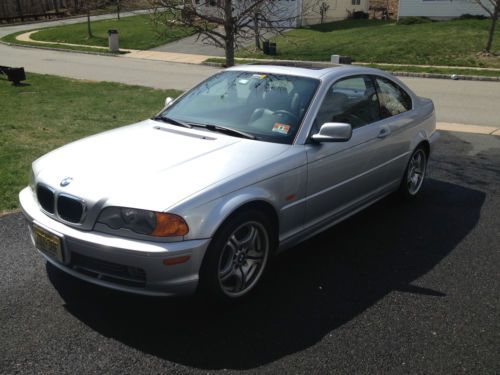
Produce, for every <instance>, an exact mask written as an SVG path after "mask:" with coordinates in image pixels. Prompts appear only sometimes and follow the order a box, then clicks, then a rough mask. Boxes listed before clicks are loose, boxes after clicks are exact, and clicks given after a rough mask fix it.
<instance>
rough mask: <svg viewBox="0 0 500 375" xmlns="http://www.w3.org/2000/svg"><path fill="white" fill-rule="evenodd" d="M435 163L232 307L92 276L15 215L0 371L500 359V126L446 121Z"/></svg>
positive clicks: (364, 365) (5, 238)
mask: <svg viewBox="0 0 500 375" xmlns="http://www.w3.org/2000/svg"><path fill="white" fill-rule="evenodd" d="M431 168H432V169H431V172H430V179H429V180H428V181H427V183H426V185H425V187H424V190H423V195H422V196H421V198H419V199H418V200H416V201H415V202H412V203H402V202H401V201H400V200H398V199H396V198H394V197H389V198H387V199H384V200H383V201H381V202H379V203H378V204H376V205H374V206H372V207H371V208H369V209H368V210H366V211H364V212H363V213H360V214H358V215H356V216H354V217H352V218H351V219H349V220H347V221H345V222H344V223H342V224H340V225H338V226H336V227H335V228H333V229H331V230H329V231H327V232H325V233H323V234H321V235H319V236H317V237H315V238H313V239H311V240H309V241H307V242H305V243H303V244H302V245H300V246H298V247H296V248H294V249H292V250H290V251H289V252H287V253H285V254H283V255H282V256H280V257H278V259H277V260H276V262H275V263H274V265H273V268H272V273H271V274H270V275H269V277H268V278H267V280H266V282H265V283H264V285H263V287H262V288H260V290H258V292H257V293H256V294H255V295H254V296H253V298H251V299H249V300H248V301H246V302H244V303H242V304H240V305H237V306H231V307H228V306H225V307H224V306H222V307H221V306H214V305H211V304H207V303H205V302H203V301H201V300H196V299H155V298H143V297H135V296H130V295H126V294H122V293H118V292H113V291H108V290H105V289H102V288H100V287H95V286H91V285H88V284H86V283H84V282H81V281H78V280H76V279H74V278H72V277H69V276H67V275H65V274H63V273H61V272H60V271H58V270H56V269H54V267H51V266H47V265H46V264H45V262H44V261H42V259H41V257H40V256H39V255H38V254H36V253H35V251H34V250H33V249H32V246H31V244H30V240H29V238H28V235H27V233H26V230H25V223H24V221H23V219H22V217H21V215H20V214H12V215H8V216H6V217H3V218H1V219H0V238H1V239H2V241H1V242H0V301H1V303H0V373H6V374H7V373H8V374H11V373H16V372H19V373H56V372H57V373H61V372H64V373H120V374H121V373H167V372H168V373H169V374H176V373H207V372H208V373H211V372H224V373H228V372H230V373H233V372H240V371H244V372H250V373H269V374H276V373H287V374H288V373H299V374H303V373H315V374H316V373H318V374H322V373H325V374H326V373H344V374H345V373H370V374H371V373H398V374H399V373H473V374H480V373H484V374H492V373H498V372H499V371H500V357H499V356H498V348H499V347H500V329H499V325H498V322H499V312H500V300H499V295H498V290H499V289H500V285H499V284H500V281H499V280H500V279H499V277H498V275H499V273H498V270H499V266H500V251H499V249H500V238H499V234H498V233H499V232H498V228H500V216H499V215H498V212H500V138H499V137H494V136H480V135H463V134H462V135H459V134H457V133H453V134H452V133H443V136H442V139H441V141H440V142H439V144H438V149H437V151H436V153H435V154H434V156H433V160H432V164H431Z"/></svg>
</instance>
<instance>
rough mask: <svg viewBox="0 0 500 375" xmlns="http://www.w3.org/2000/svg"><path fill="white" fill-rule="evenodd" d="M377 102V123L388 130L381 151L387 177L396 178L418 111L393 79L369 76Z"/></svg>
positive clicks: (401, 169) (402, 167)
mask: <svg viewBox="0 0 500 375" xmlns="http://www.w3.org/2000/svg"><path fill="white" fill-rule="evenodd" d="M372 78H373V80H374V82H375V87H376V89H377V96H378V98H379V103H380V117H381V120H380V123H381V125H382V126H384V127H385V128H386V129H387V130H388V135H389V134H390V137H387V140H388V142H387V144H386V145H385V146H384V152H385V153H386V154H387V159H388V160H389V161H390V162H389V163H388V164H387V166H386V168H385V169H386V174H387V179H389V180H396V181H397V180H399V179H401V177H402V176H403V173H404V170H405V168H406V164H407V162H408V158H409V154H410V151H411V150H409V147H410V142H411V139H413V138H414V133H415V132H417V131H418V130H417V127H416V125H418V124H419V122H418V114H417V113H416V111H413V110H412V109H413V103H412V99H411V96H410V95H409V94H408V93H407V92H406V91H405V90H404V89H403V88H402V87H400V86H399V85H398V84H397V83H396V82H394V81H392V80H390V79H388V78H385V77H381V76H372Z"/></svg>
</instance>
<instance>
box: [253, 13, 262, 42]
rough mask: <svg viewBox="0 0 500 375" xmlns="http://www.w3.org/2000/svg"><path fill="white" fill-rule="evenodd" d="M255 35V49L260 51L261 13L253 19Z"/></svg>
mask: <svg viewBox="0 0 500 375" xmlns="http://www.w3.org/2000/svg"><path fill="white" fill-rule="evenodd" d="M253 33H254V34H255V48H257V49H260V31H259V13H255V15H254V17H253Z"/></svg>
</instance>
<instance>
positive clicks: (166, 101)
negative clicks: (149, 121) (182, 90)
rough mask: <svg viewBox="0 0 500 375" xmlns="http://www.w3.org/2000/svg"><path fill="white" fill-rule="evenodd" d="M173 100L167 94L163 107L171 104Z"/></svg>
mask: <svg viewBox="0 0 500 375" xmlns="http://www.w3.org/2000/svg"><path fill="white" fill-rule="evenodd" d="M173 101H174V99H173V98H171V97H170V96H167V99H165V107H168V106H169V105H170V104H172V102H173Z"/></svg>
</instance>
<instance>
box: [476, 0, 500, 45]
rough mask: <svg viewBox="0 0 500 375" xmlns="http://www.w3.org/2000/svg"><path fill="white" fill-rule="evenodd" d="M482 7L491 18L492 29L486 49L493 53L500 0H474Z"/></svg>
mask: <svg viewBox="0 0 500 375" xmlns="http://www.w3.org/2000/svg"><path fill="white" fill-rule="evenodd" d="M474 1H475V2H476V3H477V4H479V6H480V7H481V8H483V9H484V10H485V11H486V12H487V13H488V14H489V16H490V18H491V26H490V31H489V33H488V42H487V43H486V48H485V51H486V52H488V53H491V45H492V44H493V35H494V34H495V28H496V25H497V21H498V16H499V15H500V0H474Z"/></svg>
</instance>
